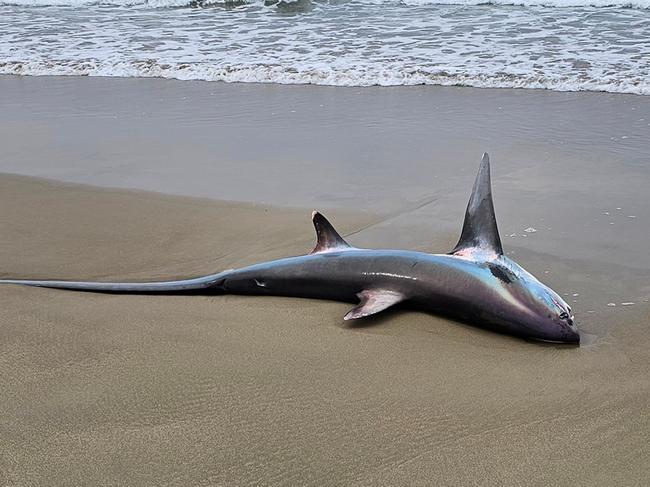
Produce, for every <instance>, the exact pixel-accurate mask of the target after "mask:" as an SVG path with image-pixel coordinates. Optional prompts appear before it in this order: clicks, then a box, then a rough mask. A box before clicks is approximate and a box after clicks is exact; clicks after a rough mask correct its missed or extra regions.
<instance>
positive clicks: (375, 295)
mask: <svg viewBox="0 0 650 487" xmlns="http://www.w3.org/2000/svg"><path fill="white" fill-rule="evenodd" d="M357 296H359V300H360V302H359V304H358V306H356V307H354V308H352V309H351V310H350V311H348V313H347V314H346V315H345V316H344V317H343V319H344V320H356V319H357V318H363V317H365V316H370V315H374V314H376V313H379V312H380V311H383V310H385V309H388V308H390V307H391V306H393V305H395V304H397V303H399V302H401V301H404V295H403V294H401V293H398V292H395V291H388V290H385V289H368V290H365V291H361V292H360V293H359V294H358V295H357Z"/></svg>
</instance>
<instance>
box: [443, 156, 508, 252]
mask: <svg viewBox="0 0 650 487" xmlns="http://www.w3.org/2000/svg"><path fill="white" fill-rule="evenodd" d="M473 252H487V253H493V254H496V255H501V254H503V248H502V247H501V238H500V237H499V230H498V228H497V220H496V217H495V216H494V204H493V203H492V188H491V183H490V158H489V157H488V155H487V152H486V153H485V154H483V158H482V159H481V164H480V166H479V169H478V174H477V175H476V180H475V181H474V188H473V189H472V195H471V196H470V198H469V203H468V204H467V210H466V211H465V221H464V223H463V231H462V232H461V235H460V240H459V241H458V243H457V244H456V247H454V250H452V251H451V253H452V254H456V255H467V254H471V253H473Z"/></svg>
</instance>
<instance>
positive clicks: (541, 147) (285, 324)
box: [0, 76, 650, 486]
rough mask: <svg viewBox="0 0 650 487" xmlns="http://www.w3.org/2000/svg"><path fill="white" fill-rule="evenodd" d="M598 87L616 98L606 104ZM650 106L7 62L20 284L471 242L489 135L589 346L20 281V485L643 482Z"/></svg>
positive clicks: (0, 336) (15, 408)
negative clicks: (328, 240)
mask: <svg viewBox="0 0 650 487" xmlns="http://www.w3.org/2000/svg"><path fill="white" fill-rule="evenodd" d="M596 102H597V103H596ZM648 123H650V99H649V98H648V97H641V96H633V95H612V94H600V93H557V92H547V91H535V90H506V89H500V90H480V89H471V88H453V87H450V88H444V87H399V88H364V89H359V88H340V87H313V86H279V85H241V84H231V85H228V84H221V83H209V82H187V81H184V82H178V81H163V80H155V79H151V80H143V79H101V78H94V79H91V78H45V77H41V78H28V77H11V76H5V77H0V172H2V173H3V174H2V175H1V176H0V208H2V211H1V212H0V277H1V278H61V279H74V278H80V279H98V280H144V279H163V278H173V277H186V276H195V275H200V274H205V273H208V272H215V271H219V270H222V269H227V268H232V267H238V266H241V265H246V264H249V263H252V262H257V261H261V260H267V259H272V258H277V257H282V256H287V255H299V254H302V253H305V252H307V251H309V250H310V249H311V247H312V246H313V242H314V234H313V228H312V226H311V221H310V218H309V216H310V212H311V210H312V209H315V208H317V209H320V210H323V211H324V212H325V213H326V214H327V215H328V217H331V219H332V221H333V223H334V224H335V225H336V226H337V227H338V228H339V229H340V230H341V233H342V234H345V235H348V236H349V237H348V238H349V241H350V242H351V243H352V244H354V245H358V246H364V247H371V248H373V247H374V248H408V249H415V250H421V251H427V252H445V251H448V250H449V249H450V248H451V247H452V246H453V244H454V243H455V241H456V239H457V238H458V233H459V231H460V226H461V224H462V217H463V213H464V209H465V204H466V202H467V198H468V196H469V191H470V189H471V184H472V180H473V177H474V173H475V170H476V167H477V164H478V161H479V159H480V156H481V153H482V152H483V151H489V152H490V155H491V157H492V160H493V190H494V197H495V207H496V213H497V218H498V221H499V226H500V230H501V235H502V238H503V244H504V247H505V248H506V251H507V253H508V255H509V256H510V257H512V258H514V259H516V260H517V261H518V262H519V263H520V264H522V265H523V266H524V267H525V268H526V269H528V270H529V271H531V272H532V273H533V274H535V275H536V276H538V277H539V278H540V279H541V280H543V281H544V282H545V283H547V284H549V285H550V286H551V287H553V288H554V289H556V290H557V291H558V292H560V293H561V294H562V295H563V296H564V298H565V300H566V301H567V302H569V303H570V304H571V306H572V307H573V308H574V311H575V315H576V319H577V322H578V326H579V328H580V330H581V334H582V345H581V346H580V347H579V348H575V347H563V346H555V345H542V344H539V343H532V342H527V341H524V340H520V339H517V338H512V337H508V336H504V335H499V334H496V333H492V332H489V331H485V330H482V329H479V328H475V327H471V326H467V325H463V324H459V323H456V322H454V321H450V320H446V319H442V318H438V317H436V316H432V315H430V314H425V313H418V312H409V311H401V310H400V311H395V312H389V313H386V314H385V315H383V316H381V317H380V318H377V319H373V320H370V321H369V322H368V323H367V324H361V325H356V326H350V325H349V324H347V323H345V322H343V320H342V316H343V315H344V314H345V313H346V311H347V310H348V309H349V305H348V304H344V303H335V302H326V301H313V300H301V299H290V298H262V297H236V296H218V297H207V296H203V297H202V296H119V295H102V294H83V293H76V292H63V291H55V290H46V289H37V288H23V287H18V286H4V287H2V288H1V289H0V308H1V309H2V310H3V311H4V313H3V314H2V316H1V317H0V438H2V447H0V485H11V486H22V485H25V486H27V485H206V486H207V485H228V486H230V485H315V486H320V485H572V486H575V485H585V486H594V485H603V486H610V485H639V486H640V485H645V483H646V481H647V478H648V477H650V464H649V463H648V458H650V447H648V444H649V440H650V420H649V418H650V408H649V406H648V405H649V404H650V379H649V377H650V354H649V352H648V350H650V338H649V337H648V330H649V328H650V305H649V303H648V301H649V299H650V254H649V253H648V246H647V240H648V239H647V236H648V235H649V234H650V207H649V205H648V202H647V195H648V188H649V187H650V166H648V158H649V157H650V142H649V139H648V136H647V135H648V133H649V131H650V127H649V126H648Z"/></svg>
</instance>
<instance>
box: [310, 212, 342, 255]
mask: <svg viewBox="0 0 650 487" xmlns="http://www.w3.org/2000/svg"><path fill="white" fill-rule="evenodd" d="M311 219H312V222H313V223H314V228H315V229H316V238H317V242H316V247H314V250H312V251H311V253H312V254H317V253H319V252H331V251H334V250H345V249H350V248H352V247H351V246H350V244H348V243H347V242H346V241H345V240H343V237H341V236H340V235H339V232H337V231H336V230H334V227H333V226H332V224H331V223H330V222H329V221H327V218H325V217H324V216H323V215H321V214H320V213H318V212H317V211H315V212H313V213H312V214H311Z"/></svg>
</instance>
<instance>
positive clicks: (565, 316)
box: [559, 311, 569, 320]
mask: <svg viewBox="0 0 650 487" xmlns="http://www.w3.org/2000/svg"><path fill="white" fill-rule="evenodd" d="M559 318H560V319H561V320H566V319H568V318H569V315H568V314H567V313H565V312H564V311H562V313H560V316H559Z"/></svg>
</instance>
